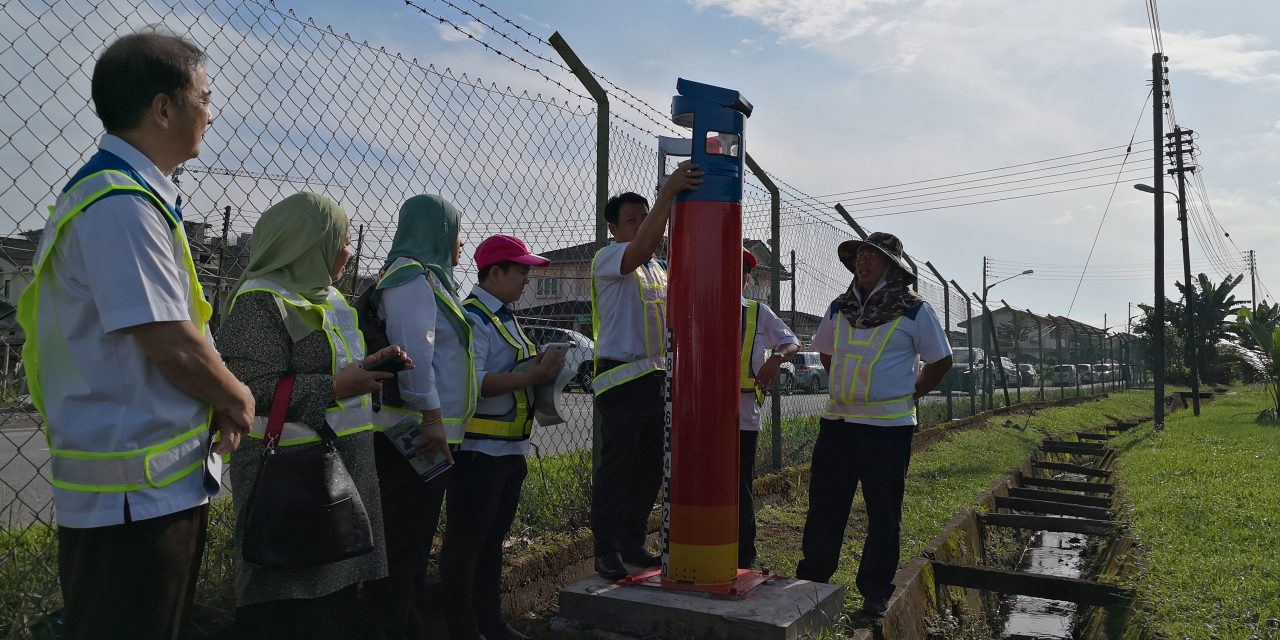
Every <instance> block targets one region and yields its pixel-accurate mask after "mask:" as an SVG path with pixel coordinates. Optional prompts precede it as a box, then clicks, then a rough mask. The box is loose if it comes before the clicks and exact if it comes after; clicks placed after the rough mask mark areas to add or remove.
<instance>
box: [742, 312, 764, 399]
mask: <svg viewBox="0 0 1280 640" xmlns="http://www.w3.org/2000/svg"><path fill="white" fill-rule="evenodd" d="M759 320H760V303H759V302H758V301H756V300H748V301H747V306H746V308H745V309H744V310H743V312H742V363H741V366H740V367H739V368H738V387H739V389H740V390H741V391H742V393H751V394H755V397H756V404H764V390H763V389H760V388H759V387H757V386H756V373H755V372H754V371H752V370H751V356H752V355H753V354H754V353H755V350H756V326H757V325H758V324H759Z"/></svg>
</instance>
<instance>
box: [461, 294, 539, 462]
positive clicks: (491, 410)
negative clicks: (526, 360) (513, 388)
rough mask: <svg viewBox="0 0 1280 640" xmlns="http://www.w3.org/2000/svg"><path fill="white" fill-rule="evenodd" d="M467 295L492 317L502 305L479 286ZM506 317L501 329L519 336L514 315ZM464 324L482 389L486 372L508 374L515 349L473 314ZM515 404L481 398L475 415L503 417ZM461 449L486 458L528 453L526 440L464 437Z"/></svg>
mask: <svg viewBox="0 0 1280 640" xmlns="http://www.w3.org/2000/svg"><path fill="white" fill-rule="evenodd" d="M471 295H473V296H475V297H476V299H477V300H479V301H480V303H481V304H483V305H484V306H485V307H486V308H487V309H489V311H492V312H493V313H494V314H497V313H498V310H499V309H501V308H502V306H503V305H502V301H501V300H499V299H497V298H495V297H493V294H491V293H489V292H488V291H485V290H484V288H483V287H481V286H480V285H476V286H475V287H474V288H472V289H471ZM464 309H465V307H464ZM509 317H510V320H506V319H503V321H502V324H503V326H505V327H506V328H507V331H509V332H511V335H513V336H519V335H520V327H519V325H517V324H516V318H515V316H514V315H511V316H509ZM467 322H470V323H471V331H472V333H471V335H472V342H471V344H472V348H473V353H475V356H476V385H478V386H479V387H480V388H484V377H485V375H487V374H489V373H490V372H492V373H510V372H511V368H512V367H514V366H515V364H516V350H515V348H514V347H512V346H511V344H510V343H508V342H507V340H506V338H503V337H502V334H500V333H498V328H497V327H495V326H493V325H492V324H489V323H488V322H485V321H483V320H481V319H480V318H479V317H477V316H476V314H475V313H472V312H471V311H467ZM515 403H516V396H515V394H514V393H505V394H503V395H500V396H493V397H490V398H486V397H484V396H483V395H481V396H480V400H479V402H477V403H476V415H487V416H500V415H504V414H506V413H507V412H509V411H511V410H512V409H513V408H514V407H515ZM530 410H532V407H530ZM462 450H463V451H475V452H478V453H483V454H485V455H490V456H524V455H528V454H529V441H528V440H493V439H479V438H466V439H464V440H463V441H462Z"/></svg>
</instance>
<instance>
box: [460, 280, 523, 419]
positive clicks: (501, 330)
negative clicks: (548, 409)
mask: <svg viewBox="0 0 1280 640" xmlns="http://www.w3.org/2000/svg"><path fill="white" fill-rule="evenodd" d="M462 306H464V307H469V308H471V309H475V310H476V312H478V313H479V314H481V316H482V317H485V318H488V320H489V322H491V323H493V326H494V328H496V329H497V330H498V335H500V336H502V339H503V340H505V341H506V342H507V344H509V345H511V348H513V349H515V350H516V361H517V362H519V361H520V360H523V359H525V358H528V357H530V356H532V355H533V354H534V351H535V347H534V346H533V341H532V340H529V337H528V336H526V335H525V334H524V330H522V329H520V323H519V322H516V323H515V325H516V332H517V334H518V335H512V334H511V332H510V331H508V330H507V327H506V325H505V324H503V322H502V320H501V319H499V318H498V316H497V315H496V314H495V313H493V312H492V311H490V310H489V307H486V306H485V305H484V303H483V302H480V300H479V299H477V298H476V297H475V296H471V297H468V298H467V299H466V301H464V302H463V303H462ZM512 395H514V396H515V400H516V402H515V407H514V408H513V409H512V410H511V411H509V412H507V413H506V414H504V415H500V416H492V415H479V414H477V415H475V416H473V417H472V418H471V421H470V422H468V423H467V434H466V437H468V438H475V439H480V440H528V439H529V434H531V433H533V412H532V411H530V410H529V390H528V389H516V390H515V391H513V392H512Z"/></svg>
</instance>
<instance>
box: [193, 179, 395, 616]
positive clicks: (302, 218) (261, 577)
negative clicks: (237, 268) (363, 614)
mask: <svg viewBox="0 0 1280 640" xmlns="http://www.w3.org/2000/svg"><path fill="white" fill-rule="evenodd" d="M348 241H349V238H348V233H347V215H346V213H345V212H343V210H342V209H341V208H340V207H338V205H337V204H336V203H334V202H333V201H332V200H330V199H328V198H326V197H324V196H320V195H316V194H312V193H299V194H295V195H292V196H289V197H288V198H285V199H284V200H282V201H281V202H279V203H277V204H276V205H274V206H272V207H271V208H270V209H267V211H266V212H264V213H263V214H262V218H261V219H260V220H258V223H257V224H256V225H254V229H253V240H252V249H251V252H250V257H249V267H248V269H247V270H246V271H245V273H244V275H243V276H242V277H241V278H240V281H239V282H237V283H236V286H235V287H234V288H233V289H232V290H231V297H230V302H229V303H228V305H227V307H228V308H227V310H226V316H225V319H224V320H223V322H222V326H221V327H220V331H219V335H218V347H219V350H220V351H221V352H222V357H223V359H224V360H225V361H226V363H227V367H228V368H229V369H230V370H231V372H232V373H234V374H235V375H236V377H237V378H239V379H240V380H241V381H242V382H244V383H245V384H246V385H247V386H248V387H249V389H250V391H252V393H253V397H254V401H255V402H256V405H257V407H258V409H257V417H256V418H255V420H254V424H253V429H252V431H251V432H250V440H249V442H248V444H247V445H246V446H243V447H241V448H240V449H239V450H237V451H236V452H235V453H234V454H233V455H232V458H231V482H232V486H234V487H235V491H233V492H232V498H233V500H234V504H235V508H236V514H237V518H236V533H235V540H236V548H237V562H236V587H235V591H236V607H237V609H236V618H237V625H238V627H239V629H238V631H239V635H238V637H249V638H269V639H270V640H281V639H283V638H308V639H313V638H347V637H351V636H352V633H353V632H354V629H353V626H352V622H353V620H354V613H355V598H356V585H357V584H358V583H360V582H361V581H365V580H374V579H377V578H381V577H382V576H385V575H386V573H387V563H386V556H385V553H384V549H383V542H382V525H381V522H382V517H381V514H380V508H379V496H378V482H377V470H376V468H375V466H374V453H373V429H374V426H373V423H372V420H373V411H372V400H371V398H370V396H369V394H370V393H371V392H374V391H378V390H379V389H380V388H381V384H382V383H381V381H382V380H383V379H384V378H387V377H389V376H390V374H386V373H377V372H373V371H367V370H365V369H364V365H367V364H372V363H373V362H376V361H377V360H380V359H381V358H383V357H388V356H394V357H402V354H401V353H400V349H399V348H398V347H388V348H386V349H383V350H382V351H380V352H379V353H377V354H374V355H372V356H368V357H366V356H365V353H364V340H363V338H362V337H361V335H360V333H359V331H358V330H357V329H356V323H355V311H354V310H353V309H352V308H351V307H350V306H349V305H347V303H346V301H345V300H344V299H343V297H342V295H341V294H340V293H338V290H337V289H335V288H334V287H333V282H334V281H335V280H337V279H338V278H339V277H340V276H341V275H342V272H343V270H344V269H345V268H346V265H347V260H348V259H349V258H350V257H351V252H350V250H349V249H348V248H347V244H348ZM406 363H407V360H406ZM290 375H291V376H293V378H294V383H293V387H292V392H291V394H290V396H289V399H288V408H287V410H286V412H285V417H284V428H283V432H282V433H281V437H280V441H279V443H278V445H277V447H276V449H275V455H285V456H287V455H308V454H312V453H314V452H315V451H316V450H317V448H320V447H325V446H326V445H325V444H324V443H322V442H320V441H319V440H320V435H319V434H318V433H317V432H324V433H326V434H327V433H328V429H331V430H332V432H333V434H335V435H336V436H337V440H336V449H337V451H338V453H339V455H340V457H341V458H342V462H343V464H344V465H345V466H346V468H347V471H348V473H349V474H350V475H351V478H352V480H353V481H354V483H355V485H356V490H357V492H358V493H359V494H360V498H361V500H362V501H363V502H364V506H365V509H366V510H367V512H368V514H369V520H370V525H371V529H372V533H373V542H374V549H373V551H371V552H369V553H366V554H364V555H360V556H357V557H354V558H350V559H347V560H342V561H339V562H334V563H330V564H324V565H320V566H313V567H306V568H291V569H268V568H264V567H258V566H255V565H252V564H250V563H247V562H246V561H245V560H244V557H243V555H242V549H243V544H244V532H245V524H246V523H245V518H244V515H245V507H246V505H247V504H248V502H249V498H250V496H251V495H253V494H254V491H255V487H254V482H255V478H256V476H257V473H258V469H259V467H260V465H261V460H262V437H263V433H264V432H265V428H266V425H267V422H268V419H267V416H268V415H269V414H270V412H271V408H272V404H273V402H274V399H275V394H276V384H277V382H278V381H279V380H280V379H281V377H283V376H290ZM326 427H327V428H328V429H326ZM256 490H257V491H270V490H271V487H265V486H264V487H258V488H256ZM292 535H297V536H300V537H305V536H307V535H309V533H308V532H307V531H296V532H293V534H292Z"/></svg>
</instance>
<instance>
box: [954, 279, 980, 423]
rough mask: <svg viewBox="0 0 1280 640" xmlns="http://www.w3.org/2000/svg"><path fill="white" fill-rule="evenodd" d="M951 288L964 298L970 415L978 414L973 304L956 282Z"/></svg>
mask: <svg viewBox="0 0 1280 640" xmlns="http://www.w3.org/2000/svg"><path fill="white" fill-rule="evenodd" d="M951 286H953V287H955V288H956V293H958V294H960V297H962V298H964V325H965V330H964V342H965V346H966V347H967V348H968V349H969V366H968V367H967V368H968V369H969V415H970V416H972V415H974V414H976V413H978V398H977V397H976V396H977V376H978V372H977V369H975V368H974V366H973V304H972V302H971V301H970V300H969V294H967V293H965V292H964V287H961V286H960V285H958V284H956V281H955V280H952V281H951Z"/></svg>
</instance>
